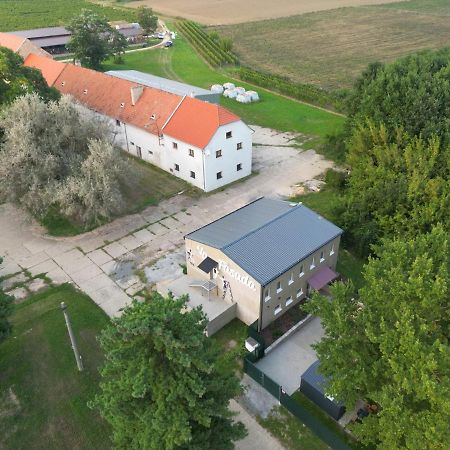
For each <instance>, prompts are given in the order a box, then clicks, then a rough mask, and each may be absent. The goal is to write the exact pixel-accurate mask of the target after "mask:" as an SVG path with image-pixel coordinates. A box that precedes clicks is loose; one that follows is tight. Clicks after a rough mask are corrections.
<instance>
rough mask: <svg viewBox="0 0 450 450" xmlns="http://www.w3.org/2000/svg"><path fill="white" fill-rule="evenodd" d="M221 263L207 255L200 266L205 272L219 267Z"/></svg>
mask: <svg viewBox="0 0 450 450" xmlns="http://www.w3.org/2000/svg"><path fill="white" fill-rule="evenodd" d="M218 265H219V263H218V262H217V261H214V260H213V259H212V258H210V257H209V256H207V257H206V258H205V259H204V260H203V261H202V262H201V263H200V264H199V265H198V268H199V269H200V270H203V272H205V273H210V272H211V270H213V269H214V267H217V266H218Z"/></svg>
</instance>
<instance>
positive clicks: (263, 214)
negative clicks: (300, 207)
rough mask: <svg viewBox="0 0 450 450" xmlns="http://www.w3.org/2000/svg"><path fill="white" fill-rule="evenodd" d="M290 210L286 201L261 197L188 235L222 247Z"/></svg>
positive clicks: (204, 242) (216, 246) (199, 240)
mask: <svg viewBox="0 0 450 450" xmlns="http://www.w3.org/2000/svg"><path fill="white" fill-rule="evenodd" d="M289 210H290V207H289V204H288V203H286V202H280V201H278V200H272V199H268V198H260V199H258V200H256V201H254V202H252V203H249V204H248V205H246V206H244V207H243V208H240V209H238V210H236V211H233V212H232V213H231V214H228V215H226V216H224V217H222V218H220V219H218V220H216V221H215V222H212V223H210V224H208V225H205V226H204V227H202V228H200V229H198V230H196V231H193V232H192V233H190V234H188V235H187V236H186V237H188V238H189V239H193V240H195V241H197V242H200V243H202V244H206V245H210V246H211V247H215V248H219V249H222V248H223V247H225V246H227V245H229V244H231V243H233V242H234V241H236V240H237V239H240V238H241V237H243V236H245V235H247V234H248V233H250V232H251V231H254V230H256V229H257V228H259V227H261V226H263V225H264V224H266V223H267V222H269V221H271V220H273V219H275V218H276V217H279V216H280V215H281V214H283V213H285V212H286V211H289Z"/></svg>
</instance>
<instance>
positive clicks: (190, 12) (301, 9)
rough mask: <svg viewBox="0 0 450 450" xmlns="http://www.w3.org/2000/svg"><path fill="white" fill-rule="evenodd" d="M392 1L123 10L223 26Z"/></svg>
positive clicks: (148, 1)
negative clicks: (141, 11) (154, 12)
mask: <svg viewBox="0 0 450 450" xmlns="http://www.w3.org/2000/svg"><path fill="white" fill-rule="evenodd" d="M394 1H398V0H275V1H274V0H245V1H242V0H189V1H187V0H138V1H132V2H130V3H127V6H131V7H135V8H138V7H139V6H142V5H148V6H150V7H152V8H153V9H154V10H155V11H157V12H158V13H161V14H165V15H168V16H173V17H177V16H178V17H184V18H186V19H191V20H195V21H197V22H200V23H204V24H207V25H224V24H234V23H243V22H252V21H255V20H264V19H274V18H277V17H288V16H292V15H295V14H304V13H309V12H314V11H323V10H327V9H334V8H341V7H344V6H361V5H380V4H383V3H393V2H394Z"/></svg>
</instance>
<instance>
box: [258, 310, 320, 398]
mask: <svg viewBox="0 0 450 450" xmlns="http://www.w3.org/2000/svg"><path fill="white" fill-rule="evenodd" d="M322 337H323V329H322V325H321V324H320V319H319V318H318V317H314V318H312V319H311V320H310V321H309V322H308V323H306V324H305V325H304V326H303V327H302V328H300V329H299V330H298V331H297V332H295V333H294V334H293V335H291V336H289V337H288V338H287V339H286V340H285V341H284V342H282V343H281V344H280V345H279V346H278V347H275V348H274V349H273V350H272V351H271V352H270V353H269V354H268V355H267V356H265V357H264V358H262V359H260V360H259V361H258V362H257V363H256V366H257V367H258V368H259V369H260V370H262V371H263V372H264V373H265V374H266V375H268V376H269V377H270V378H272V379H273V380H274V381H276V382H277V383H278V384H280V385H281V386H282V387H283V389H284V390H285V392H286V393H287V394H289V395H291V394H293V393H294V392H295V391H296V390H297V389H298V388H299V387H300V376H301V374H302V373H303V372H304V371H305V370H306V369H307V368H308V367H309V366H310V365H311V364H312V363H313V362H314V361H315V360H316V359H317V356H316V352H315V351H314V349H313V348H312V347H311V344H314V343H316V342H318V341H320V340H321V339H322Z"/></svg>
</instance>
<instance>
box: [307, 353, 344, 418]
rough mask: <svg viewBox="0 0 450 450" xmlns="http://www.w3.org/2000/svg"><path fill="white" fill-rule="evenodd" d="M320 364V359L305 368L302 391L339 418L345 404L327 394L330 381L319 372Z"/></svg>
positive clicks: (334, 416)
mask: <svg viewBox="0 0 450 450" xmlns="http://www.w3.org/2000/svg"><path fill="white" fill-rule="evenodd" d="M319 365H320V361H319V360H317V361H315V362H313V363H312V364H311V365H310V366H309V367H308V369H306V370H305V372H304V373H303V375H302V376H301V379H300V392H302V393H303V394H304V395H305V396H306V397H308V398H309V399H310V400H311V401H312V402H314V403H315V404H316V405H317V406H318V407H319V408H321V409H323V410H324V411H325V412H326V413H327V414H329V415H330V416H331V417H332V418H333V419H335V420H339V419H340V418H341V417H342V415H343V414H344V412H345V406H344V404H343V403H342V402H340V401H338V400H335V399H334V398H333V397H330V396H328V395H326V394H325V390H326V387H327V385H328V381H327V379H326V378H325V377H324V376H323V375H322V374H321V373H319Z"/></svg>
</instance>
